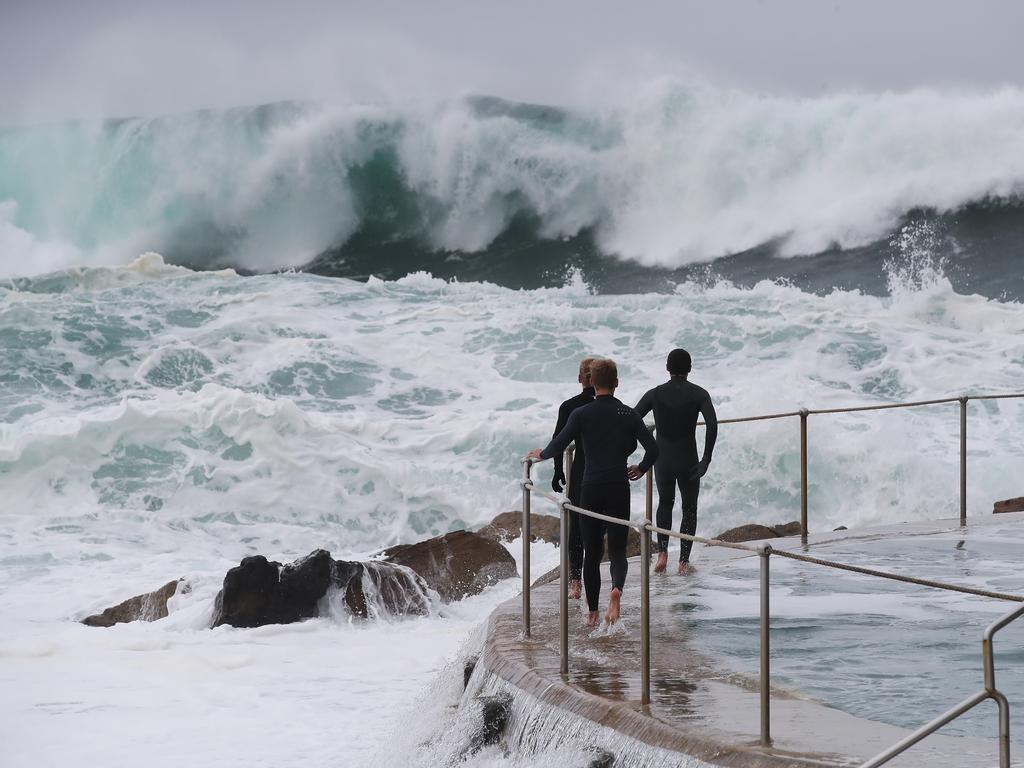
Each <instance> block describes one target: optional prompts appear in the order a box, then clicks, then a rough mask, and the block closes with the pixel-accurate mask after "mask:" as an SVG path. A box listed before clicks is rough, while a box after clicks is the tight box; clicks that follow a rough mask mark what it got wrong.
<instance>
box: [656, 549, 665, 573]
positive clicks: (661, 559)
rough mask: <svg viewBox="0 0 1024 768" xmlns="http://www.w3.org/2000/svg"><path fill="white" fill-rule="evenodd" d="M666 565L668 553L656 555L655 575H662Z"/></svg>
mask: <svg viewBox="0 0 1024 768" xmlns="http://www.w3.org/2000/svg"><path fill="white" fill-rule="evenodd" d="M667 565H668V552H659V553H658V562H656V563H655V564H654V572H655V573H664V572H665V567H666V566H667Z"/></svg>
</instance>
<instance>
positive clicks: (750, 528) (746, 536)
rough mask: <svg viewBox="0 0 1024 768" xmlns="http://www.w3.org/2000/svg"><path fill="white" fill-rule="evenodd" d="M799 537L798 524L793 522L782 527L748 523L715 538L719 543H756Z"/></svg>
mask: <svg viewBox="0 0 1024 768" xmlns="http://www.w3.org/2000/svg"><path fill="white" fill-rule="evenodd" d="M798 535H800V523H799V522H797V521H795V520H794V521H793V522H791V523H784V524H783V525H773V526H770V527H769V526H767V525H759V524H757V523H750V524H748V525H741V526H738V527H736V528H730V529H729V530H728V531H724V532H723V533H720V534H718V535H717V536H715V538H716V539H718V540H719V541H731V542H740V541H757V540H760V539H776V538H778V537H780V536H798Z"/></svg>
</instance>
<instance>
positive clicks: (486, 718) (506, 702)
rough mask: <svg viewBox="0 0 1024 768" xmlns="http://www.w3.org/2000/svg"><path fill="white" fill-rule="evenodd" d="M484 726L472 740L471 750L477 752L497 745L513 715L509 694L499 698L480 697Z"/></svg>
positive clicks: (500, 695) (478, 699) (499, 695)
mask: <svg viewBox="0 0 1024 768" xmlns="http://www.w3.org/2000/svg"><path fill="white" fill-rule="evenodd" d="M477 701H479V702H480V715H481V719H482V721H483V722H482V725H481V726H480V730H478V731H477V732H476V733H474V734H473V737H472V739H471V740H470V750H471V751H473V752H476V751H477V750H478V749H480V748H482V747H486V746H489V745H491V744H497V743H498V742H499V741H500V740H501V736H502V734H503V733H504V732H505V728H507V727H508V720H509V716H510V715H511V714H512V697H511V696H509V695H508V694H507V693H505V694H498V695H497V696H478V697H477Z"/></svg>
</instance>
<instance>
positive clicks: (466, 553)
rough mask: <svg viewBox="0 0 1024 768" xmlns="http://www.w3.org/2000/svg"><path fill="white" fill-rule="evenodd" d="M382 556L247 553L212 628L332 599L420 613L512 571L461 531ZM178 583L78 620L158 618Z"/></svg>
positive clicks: (363, 607)
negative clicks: (434, 601) (288, 558)
mask: <svg viewBox="0 0 1024 768" xmlns="http://www.w3.org/2000/svg"><path fill="white" fill-rule="evenodd" d="M381 555H382V558H383V559H382V560H373V561H369V562H365V563H359V562H350V561H345V560H335V559H334V558H332V557H331V554H330V552H328V551H326V550H323V549H318V550H315V551H314V552H311V553H310V554H309V555H307V556H306V557H303V558H301V559H299V560H296V561H295V562H294V563H290V564H288V565H282V564H281V563H279V562H277V561H274V560H268V559H267V558H266V557H264V556H263V555H255V556H253V557H246V558H244V559H243V560H242V561H241V562H240V563H239V564H238V565H237V566H235V567H234V568H232V569H231V570H229V571H228V572H227V574H226V575H225V576H224V584H223V586H222V588H221V590H220V592H219V593H218V594H217V598H216V601H215V604H214V618H213V623H212V626H214V627H217V626H221V625H222V624H228V625H230V626H233V627H259V626H263V625H265V624H290V623H292V622H295V621H302V620H304V619H311V618H315V617H317V616H320V615H322V612H324V611H329V610H330V609H331V607H332V606H337V605H339V604H344V605H345V607H346V608H347V610H348V612H349V613H350V614H351V615H352V616H355V617H359V618H364V619H374V618H379V617H381V616H385V615H386V616H404V615H409V614H426V613H429V612H430V609H431V599H430V595H429V590H430V589H433V590H434V591H436V592H437V594H438V595H440V597H441V599H443V600H444V601H445V602H451V601H453V600H460V599H462V598H463V597H466V596H468V595H475V594H477V593H479V592H481V591H483V590H484V589H485V588H486V587H487V586H489V585H491V584H494V583H495V582H498V581H501V580H503V579H507V578H512V577H515V576H516V575H517V574H516V562H515V558H513V557H512V555H510V554H509V553H508V550H506V549H505V547H503V546H502V545H501V544H499V543H497V542H496V541H494V540H492V539H488V538H485V537H483V536H480V535H478V534H475V533H470V532H468V531H456V532H453V533H447V534H445V535H443V536H437V537H435V538H433V539H429V540H427V541H423V542H420V543H418V544H403V545H399V546H396V547H391V548H390V549H388V550H385V551H384V552H383V553H381ZM178 584H179V582H178V581H172V582H170V583H168V584H166V585H164V586H163V587H161V588H160V589H159V590H157V591H156V592H151V593H148V594H145V595H138V596H136V597H133V598H131V599H129V600H126V601H125V602H123V603H121V604H120V605H116V606H114V607H113V608H108V609H107V610H105V611H104V612H103V613H101V614H97V615H95V616H90V617H88V618H87V619H84V620H83V623H84V624H88V625H90V626H101V627H108V626H111V625H113V624H117V623H119V622H124V621H138V620H144V621H154V620H156V619H159V618H163V617H164V616H166V615H167V601H168V599H170V597H171V596H172V595H174V594H175V592H176V590H177V589H178Z"/></svg>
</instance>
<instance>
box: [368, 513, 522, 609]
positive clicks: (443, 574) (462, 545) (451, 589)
mask: <svg viewBox="0 0 1024 768" xmlns="http://www.w3.org/2000/svg"><path fill="white" fill-rule="evenodd" d="M381 554H382V555H383V556H384V559H385V561H387V562H389V563H394V564H396V565H403V566H405V567H407V568H409V569H411V570H413V571H415V572H416V573H417V574H418V575H419V576H420V577H421V578H422V579H423V580H424V581H425V582H426V583H427V585H428V586H429V587H430V588H431V589H433V590H435V591H436V592H437V593H438V594H439V595H440V596H441V599H442V600H444V601H445V602H452V601H453V600H461V599H462V598H464V597H467V596H469V595H475V594H478V593H480V592H482V591H483V590H484V589H485V588H486V587H488V586H490V585H491V584H494V583H495V582H498V581H502V580H503V579H508V578H512V577H514V576H516V575H517V571H516V561H515V558H513V557H512V555H510V554H509V552H508V550H507V549H505V547H503V546H502V545H501V544H498V543H497V542H496V541H493V540H491V539H488V538H485V537H484V536H481V535H479V534H477V533H470V532H469V531H453V532H452V533H446V534H444V535H443V536H436V537H434V538H433V539H427V540H426V541H421V542H419V543H418V544H399V545H398V546H396V547H391V548H389V549H386V550H384V552H382V553H381Z"/></svg>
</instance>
